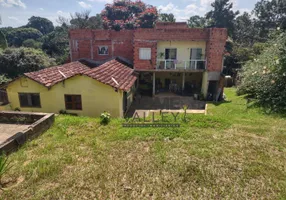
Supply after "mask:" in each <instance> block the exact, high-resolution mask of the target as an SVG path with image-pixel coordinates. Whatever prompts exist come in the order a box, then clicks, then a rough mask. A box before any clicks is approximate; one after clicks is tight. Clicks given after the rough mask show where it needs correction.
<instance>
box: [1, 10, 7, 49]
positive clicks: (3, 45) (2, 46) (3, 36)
mask: <svg viewBox="0 0 286 200" xmlns="http://www.w3.org/2000/svg"><path fill="white" fill-rule="evenodd" d="M1 24H2V18H1V15H0V25H1ZM7 47H8V43H7V40H6V37H5V35H4V33H3V32H2V31H1V30H0V49H6V48H7Z"/></svg>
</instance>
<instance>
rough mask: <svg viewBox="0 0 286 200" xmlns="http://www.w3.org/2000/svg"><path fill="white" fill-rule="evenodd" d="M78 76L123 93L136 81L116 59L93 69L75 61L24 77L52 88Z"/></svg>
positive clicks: (127, 69)
mask: <svg viewBox="0 0 286 200" xmlns="http://www.w3.org/2000/svg"><path fill="white" fill-rule="evenodd" d="M80 74H84V75H87V76H89V77H91V78H93V79H95V80H97V81H99V82H101V83H104V84H107V85H110V86H112V87H115V88H118V89H120V90H124V91H128V90H129V89H130V88H131V87H132V85H133V84H134V82H135V81H136V79H137V76H136V74H135V72H134V70H133V69H131V68H129V67H128V66H126V65H124V64H122V63H121V62H119V61H117V60H116V59H114V60H111V61H109V62H106V63H104V64H102V65H101V66H99V67H96V68H93V69H90V68H89V67H87V66H86V65H84V64H82V63H80V62H78V61H76V62H71V63H68V64H64V65H60V66H55V67H49V68H46V69H42V70H39V71H36V72H30V73H25V76H27V77H29V78H30V79H32V80H34V81H36V82H38V83H40V84H42V85H44V86H45V87H52V86H53V85H55V84H57V83H59V82H61V81H63V80H65V79H68V78H71V77H73V76H76V75H80ZM112 78H113V79H112ZM117 83H118V85H117Z"/></svg>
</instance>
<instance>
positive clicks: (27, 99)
mask: <svg viewBox="0 0 286 200" xmlns="http://www.w3.org/2000/svg"><path fill="white" fill-rule="evenodd" d="M19 100H20V106H21V107H34V108H40V107H41V100H40V94H39V93H19Z"/></svg>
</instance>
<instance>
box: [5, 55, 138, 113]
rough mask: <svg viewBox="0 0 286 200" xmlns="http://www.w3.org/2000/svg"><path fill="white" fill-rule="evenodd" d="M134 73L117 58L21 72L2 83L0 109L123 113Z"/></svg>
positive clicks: (127, 105) (125, 109) (133, 83)
mask: <svg viewBox="0 0 286 200" xmlns="http://www.w3.org/2000/svg"><path fill="white" fill-rule="evenodd" d="M136 80H137V74H136V73H134V70H133V69H131V68H130V67H129V66H127V65H125V64H124V62H121V60H119V59H113V60H110V61H108V62H106V63H105V64H103V65H101V66H99V67H95V68H90V67H88V66H86V65H84V64H82V63H80V62H78V61H75V62H71V63H68V64H64V65H61V66H54V67H50V68H46V69H43V70H40V71H36V72H30V73H25V74H24V75H23V76H22V77H19V78H17V79H15V80H13V81H12V82H10V83H9V84H8V85H7V87H6V92H7V94H8V99H9V105H5V106H0V110H1V108H2V110H4V109H5V110H7V109H12V110H20V111H28V112H45V113H61V112H66V113H69V114H76V115H81V116H91V117H98V116H100V114H101V113H103V112H104V111H107V112H109V113H110V114H111V115H112V116H113V117H123V116H124V113H125V112H126V111H127V110H128V108H129V107H130V105H131V103H132V101H133V93H134V91H135V84H136Z"/></svg>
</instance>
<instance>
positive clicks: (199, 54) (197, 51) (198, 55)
mask: <svg viewBox="0 0 286 200" xmlns="http://www.w3.org/2000/svg"><path fill="white" fill-rule="evenodd" d="M190 58H191V60H204V58H203V50H202V49H201V48H192V49H191V57H190Z"/></svg>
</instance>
